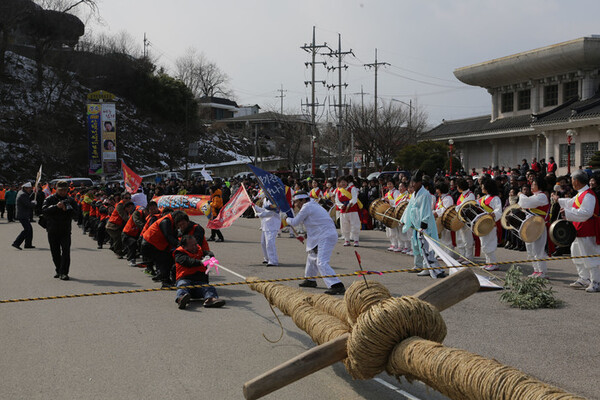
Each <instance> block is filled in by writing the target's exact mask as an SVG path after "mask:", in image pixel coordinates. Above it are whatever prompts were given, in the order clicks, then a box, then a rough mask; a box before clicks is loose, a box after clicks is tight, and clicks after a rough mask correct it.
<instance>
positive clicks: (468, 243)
mask: <svg viewBox="0 0 600 400" xmlns="http://www.w3.org/2000/svg"><path fill="white" fill-rule="evenodd" d="M471 200H473V201H474V200H475V195H474V194H473V192H471V191H470V190H469V189H467V190H465V191H463V192H462V193H461V194H460V196H459V197H458V200H457V201H456V211H457V212H458V208H459V206H460V205H461V204H462V203H464V202H466V201H471ZM473 242H474V240H473V232H472V231H471V229H470V228H469V227H468V226H467V225H465V226H463V227H462V228H460V229H459V230H458V231H456V247H457V252H458V254H460V255H461V256H463V257H464V258H466V259H467V260H471V261H473Z"/></svg>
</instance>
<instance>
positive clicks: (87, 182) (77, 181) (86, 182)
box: [50, 178, 94, 187]
mask: <svg viewBox="0 0 600 400" xmlns="http://www.w3.org/2000/svg"><path fill="white" fill-rule="evenodd" d="M58 181H66V182H68V183H69V185H73V186H74V187H80V186H86V187H92V186H94V181H92V180H91V179H90V178H59V179H52V180H51V181H50V186H51V187H55V186H56V182H58Z"/></svg>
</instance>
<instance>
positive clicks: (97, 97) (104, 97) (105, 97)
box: [87, 90, 116, 101]
mask: <svg viewBox="0 0 600 400" xmlns="http://www.w3.org/2000/svg"><path fill="white" fill-rule="evenodd" d="M115 97H116V96H115V95H114V94H112V93H110V92H107V91H105V90H97V91H95V92H92V93H90V94H88V95H87V98H88V100H93V101H114V100H115Z"/></svg>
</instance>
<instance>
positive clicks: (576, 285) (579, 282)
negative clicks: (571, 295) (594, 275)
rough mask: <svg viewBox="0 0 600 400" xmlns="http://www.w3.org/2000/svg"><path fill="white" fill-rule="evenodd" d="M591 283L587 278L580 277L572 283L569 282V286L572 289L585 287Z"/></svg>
mask: <svg viewBox="0 0 600 400" xmlns="http://www.w3.org/2000/svg"><path fill="white" fill-rule="evenodd" d="M591 284H592V282H590V280H589V279H581V278H577V280H576V281H575V282H573V283H571V284H570V285H569V286H570V287H572V288H573V289H583V288H585V287H588V286H590V285H591Z"/></svg>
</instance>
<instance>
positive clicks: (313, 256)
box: [286, 196, 341, 287]
mask: <svg viewBox="0 0 600 400" xmlns="http://www.w3.org/2000/svg"><path fill="white" fill-rule="evenodd" d="M305 197H307V196H305ZM286 222H287V223H288V225H292V226H297V225H300V224H304V227H305V228H306V236H307V237H306V252H307V257H306V268H305V270H304V276H306V277H309V276H317V275H335V271H334V270H333V268H331V266H330V265H329V260H330V259H331V253H333V248H334V247H335V244H336V242H337V240H338V236H337V230H336V228H335V225H334V224H333V221H332V220H331V217H330V216H329V214H328V213H327V211H326V210H325V209H324V208H323V207H321V206H320V205H318V204H317V203H316V202H314V201H312V200H311V201H309V202H308V203H305V204H304V205H303V206H302V208H301V209H300V211H299V212H298V214H297V215H296V216H295V217H294V218H286ZM323 280H324V281H325V284H326V285H327V287H331V286H332V285H335V284H337V283H341V281H340V280H339V279H338V278H323Z"/></svg>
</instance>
